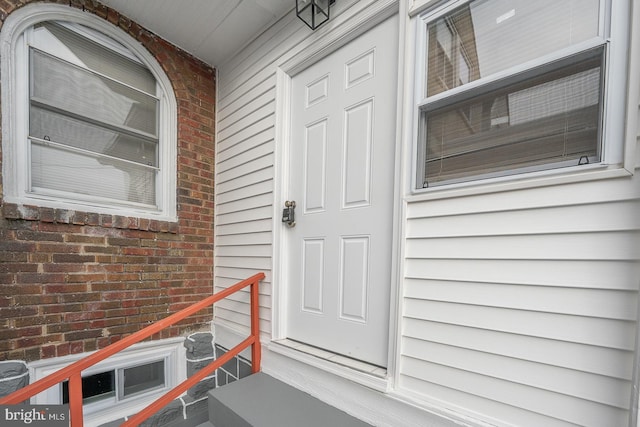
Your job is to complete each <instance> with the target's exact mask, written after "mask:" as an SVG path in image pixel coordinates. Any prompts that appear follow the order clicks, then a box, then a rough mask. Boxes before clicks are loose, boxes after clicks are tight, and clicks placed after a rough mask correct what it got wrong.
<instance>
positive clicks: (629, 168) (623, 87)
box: [408, 0, 635, 199]
mask: <svg viewBox="0 0 640 427" xmlns="http://www.w3.org/2000/svg"><path fill="white" fill-rule="evenodd" d="M471 1H473V0H451V1H445V2H442V1H435V0H427V1H425V0H422V1H417V2H416V3H414V5H413V7H410V9H409V11H408V13H409V15H410V18H411V19H410V25H409V30H410V31H411V32H412V33H413V34H414V37H413V42H414V43H413V45H414V55H413V56H412V58H413V61H412V64H413V65H411V64H409V65H408V66H409V67H410V68H409V69H410V70H411V72H412V74H413V76H414V78H413V79H412V81H410V83H409V86H408V87H409V90H410V93H411V98H412V99H413V103H412V104H413V107H412V109H413V111H412V113H411V122H410V123H412V124H411V130H410V133H409V134H408V135H411V141H410V144H411V150H410V152H411V164H410V168H409V170H410V172H409V173H410V177H408V178H409V180H408V183H410V189H409V191H410V193H411V194H414V195H416V196H419V197H420V198H421V199H424V198H425V197H426V198H441V197H448V194H449V193H450V191H452V190H453V191H455V195H456V196H459V195H462V194H467V193H468V194H475V193H478V192H479V191H480V192H486V191H489V192H491V191H504V190H506V189H508V188H512V189H517V188H528V187H534V186H540V185H556V184H560V183H563V182H579V181H586V180H595V179H603V178H609V177H611V178H615V177H621V176H629V175H632V174H633V173H634V169H635V167H634V164H633V163H634V161H635V159H634V157H635V150H634V149H635V138H631V137H630V135H628V132H626V131H625V128H626V126H625V123H626V121H628V120H629V117H631V116H632V113H633V112H631V113H630V112H629V108H630V107H629V104H628V102H627V101H628V94H627V82H628V74H627V71H628V70H627V65H628V62H627V56H628V54H627V51H628V46H629V38H630V37H629V32H630V18H629V17H630V10H631V6H630V3H631V2H630V1H611V0H601V2H600V18H599V29H598V34H599V36H598V37H596V38H592V39H590V40H587V41H585V42H583V43H580V44H578V45H575V46H571V47H569V48H566V49H562V50H559V51H557V52H554V53H552V54H550V55H547V56H545V57H543V58H539V59H536V60H534V61H529V62H527V63H524V64H520V65H518V66H516V67H512V68H510V69H508V70H505V71H502V72H498V73H496V74H494V75H492V76H488V77H486V78H482V79H479V80H476V81H473V82H470V83H468V84H467V85H464V86H459V87H457V88H453V89H450V90H449V91H447V92H444V93H440V94H437V95H433V96H431V97H429V99H428V102H434V101H438V100H439V99H444V98H447V97H449V96H455V95H456V94H460V93H462V92H465V91H467V90H470V89H473V88H477V87H480V86H484V85H487V84H491V83H492V82H498V81H500V80H502V79H505V78H506V77H509V76H511V75H513V74H515V73H517V72H520V71H522V70H525V69H533V68H536V67H544V65H545V64H548V63H549V62H551V61H554V60H557V59H562V58H566V57H568V56H570V55H572V54H575V53H578V52H584V51H586V50H588V49H590V48H595V47H596V46H602V45H605V55H606V56H605V59H604V64H603V69H604V70H603V72H604V80H605V82H604V85H603V86H604V87H603V89H604V92H605V93H604V100H603V114H602V117H601V118H602V129H601V136H600V138H601V141H602V155H601V160H600V162H599V163H591V164H588V165H580V166H572V167H562V168H555V169H541V170H532V171H522V172H521V173H516V174H512V173H509V172H507V173H505V174H502V175H499V176H495V177H489V178H475V177H470V179H468V180H465V181H464V182H459V183H445V184H441V185H438V186H434V187H430V188H424V187H423V183H422V182H421V179H420V177H421V176H422V175H421V174H422V172H423V170H422V166H421V162H422V161H423V154H422V151H423V149H424V148H425V147H424V143H423V142H422V141H420V136H421V131H420V126H421V123H422V121H421V108H420V107H421V106H422V105H424V103H425V102H426V101H425V99H426V97H425V95H424V94H425V93H426V77H427V76H426V71H425V70H426V63H427V62H426V61H427V60H428V57H427V55H428V50H427V45H428V36H427V25H428V24H429V23H431V22H433V21H435V20H436V19H438V18H440V17H442V16H443V15H446V14H448V13H450V12H452V11H453V10H455V9H457V8H458V7H460V6H462V5H464V4H467V3H469V2H471ZM610 22H616V25H610V24H609V23H610ZM632 139H633V141H632ZM498 184H499V185H500V187H499V189H498V187H496V185H498Z"/></svg>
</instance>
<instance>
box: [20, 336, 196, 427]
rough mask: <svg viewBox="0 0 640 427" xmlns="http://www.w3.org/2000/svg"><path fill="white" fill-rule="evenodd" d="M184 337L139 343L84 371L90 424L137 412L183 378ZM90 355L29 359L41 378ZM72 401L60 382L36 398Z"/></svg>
mask: <svg viewBox="0 0 640 427" xmlns="http://www.w3.org/2000/svg"><path fill="white" fill-rule="evenodd" d="M183 343H184V338H182V337H179V338H171V339H167V340H162V341H149V342H143V343H140V344H136V345H134V346H132V347H131V348H128V349H126V350H123V351H122V352H120V353H117V354H115V355H113V356H111V357H109V358H107V359H105V360H104V361H102V362H100V363H98V364H97V365H95V366H92V367H90V368H88V369H86V370H84V371H83V372H82V392H83V412H84V416H85V425H90V426H97V425H102V424H105V423H108V422H110V421H113V420H116V419H118V418H122V417H124V416H126V415H130V414H134V413H137V412H139V411H141V410H142V409H144V408H145V407H147V406H148V405H149V404H151V403H152V402H154V401H155V400H156V399H158V398H159V397H160V396H162V395H163V394H165V393H167V392H168V391H169V390H171V389H172V388H174V387H175V386H176V385H178V384H180V383H181V382H182V381H184V380H185V379H186V378H187V376H186V365H187V361H186V354H185V351H184V345H183ZM86 356H88V354H87V353H85V354H77V355H72V356H65V357H61V358H54V359H43V360H39V361H36V362H31V363H30V364H29V369H30V375H31V378H32V381H37V380H39V379H41V378H44V377H46V376H47V375H49V374H51V373H53V372H56V371H57V370H59V369H61V368H64V367H65V366H68V365H69V364H71V363H73V362H76V361H78V360H80V359H81V358H83V357H86ZM68 402H69V384H68V382H66V381H65V382H64V383H60V384H58V385H57V386H54V387H51V388H49V389H47V390H46V391H44V392H42V393H39V394H37V395H36V396H34V397H33V398H32V400H31V403H33V404H38V405H51V404H61V403H68Z"/></svg>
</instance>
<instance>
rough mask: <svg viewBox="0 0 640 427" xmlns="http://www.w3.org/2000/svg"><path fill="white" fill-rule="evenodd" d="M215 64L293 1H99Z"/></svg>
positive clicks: (291, 6)
mask: <svg viewBox="0 0 640 427" xmlns="http://www.w3.org/2000/svg"><path fill="white" fill-rule="evenodd" d="M100 1H101V2H102V3H104V4H105V5H107V6H109V7H111V8H113V9H115V10H117V11H118V12H120V13H121V14H123V15H125V16H127V17H128V18H130V19H133V20H134V21H136V22H137V23H138V24H140V25H142V26H144V27H146V28H147V29H149V30H151V31H153V32H154V33H156V34H157V35H159V36H161V37H162V38H164V39H165V40H168V41H170V42H171V43H173V44H175V45H176V46H178V47H180V48H182V49H184V50H186V51H187V52H189V53H191V54H192V55H194V56H196V57H198V58H200V59H201V60H203V61H204V62H206V63H208V64H210V65H213V66H219V65H221V64H222V63H224V61H226V60H227V59H229V58H230V57H231V56H233V54H234V53H236V52H238V51H239V50H240V49H242V47H243V46H245V45H246V44H247V43H248V42H250V41H251V40H252V39H253V38H254V37H256V36H257V35H258V34H260V33H261V32H262V31H263V30H265V29H266V28H267V27H268V26H269V25H271V24H272V23H274V22H275V21H276V20H278V19H279V18H281V17H282V16H284V15H285V14H286V13H287V12H289V11H290V10H291V9H293V7H294V6H295V2H294V0H187V1H185V0H182V1H176V0H135V1H131V0H100Z"/></svg>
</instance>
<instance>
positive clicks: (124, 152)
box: [29, 106, 158, 166]
mask: <svg viewBox="0 0 640 427" xmlns="http://www.w3.org/2000/svg"><path fill="white" fill-rule="evenodd" d="M29 127H30V129H29V136H31V137H34V138H39V139H45V140H48V141H53V142H57V143H60V144H64V145H68V146H70V147H75V148H80V149H83V150H88V151H92V152H94V153H97V154H105V155H108V156H113V157H118V158H121V159H126V160H131V161H133V162H138V163H140V164H143V165H148V166H157V165H158V160H157V158H158V156H157V153H156V151H157V147H158V144H157V143H156V142H153V141H149V140H146V139H142V138H137V137H135V136H131V135H126V134H123V133H122V132H116V131H114V130H109V129H105V128H103V127H99V126H95V125H92V124H89V123H86V122H83V121H80V120H76V119H73V118H71V117H67V116H64V115H62V114H57V113H53V112H50V111H47V110H44V109H42V108H37V107H33V106H32V107H31V111H30V116H29Z"/></svg>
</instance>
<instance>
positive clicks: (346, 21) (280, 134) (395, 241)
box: [271, 0, 404, 387]
mask: <svg viewBox="0 0 640 427" xmlns="http://www.w3.org/2000/svg"><path fill="white" fill-rule="evenodd" d="M345 3H346V2H345ZM367 3H368V4H367V5H363V7H362V8H359V9H358V11H355V13H354V12H352V10H353V9H355V8H354V7H352V6H353V5H352V4H347V5H346V6H345V5H344V3H336V6H338V7H336V9H338V10H337V11H336V12H337V13H334V14H335V15H338V16H336V17H335V18H332V21H330V22H329V24H328V25H326V26H325V27H324V28H321V29H320V30H318V31H316V32H314V33H311V35H310V36H309V37H307V38H306V39H305V40H304V41H303V42H302V43H301V44H300V45H299V46H300V50H299V51H298V52H297V53H296V54H295V55H293V56H292V57H291V58H288V59H286V60H284V61H283V62H282V63H281V64H278V65H277V66H276V123H275V147H274V151H275V159H274V161H275V165H274V166H275V173H274V192H273V203H274V205H273V226H272V227H273V229H272V230H273V270H272V284H273V289H272V302H271V303H272V306H271V308H272V310H271V312H272V319H271V320H272V330H271V341H278V340H283V339H285V338H287V330H286V328H287V310H286V304H287V289H288V287H289V283H288V282H287V279H288V276H287V273H286V272H287V270H288V264H287V252H288V249H289V248H288V247H287V236H286V230H284V228H285V226H284V225H283V224H282V223H281V215H282V208H283V207H284V202H285V200H287V197H288V190H289V188H288V182H289V170H288V165H289V156H288V153H289V149H288V148H289V146H290V144H291V142H292V141H291V135H290V129H291V114H290V112H291V87H292V79H293V77H294V76H295V75H296V74H298V73H299V72H301V71H302V70H304V69H306V68H307V67H309V66H311V65H313V64H314V63H316V62H317V61H319V60H321V59H323V58H324V57H326V56H327V55H329V54H331V53H333V52H334V51H336V50H337V49H339V48H340V47H342V46H344V45H346V44H347V43H349V42H350V41H352V40H354V39H355V38H357V37H358V36H360V35H362V34H364V33H365V32H366V31H368V30H369V29H371V28H373V27H375V26H376V25H378V24H379V23H381V22H383V21H385V20H386V19H388V18H390V17H392V16H393V15H395V14H397V13H398V9H399V1H398V0H377V1H376V0H371V1H370V2H367ZM340 6H342V7H343V12H344V13H340V12H341V10H340ZM349 7H351V8H349ZM401 21H402V20H401ZM399 28H400V29H401V28H402V22H400V27H399ZM399 33H400V34H398V38H399V40H398V43H399V46H400V45H401V43H402V34H401V31H399ZM402 57H403V52H402V51H400V50H399V52H398V73H399V74H398V77H399V78H398V85H397V88H396V89H397V92H396V105H397V108H396V117H395V122H396V130H395V135H396V138H395V140H396V141H395V142H396V144H395V160H394V165H393V166H392V167H393V177H394V182H393V189H394V191H393V206H394V208H393V213H392V248H391V276H390V280H391V283H390V298H389V322H388V327H389V341H388V344H387V353H388V359H387V360H388V362H387V374H386V378H385V380H386V381H388V380H390V379H391V378H393V374H394V372H395V366H396V355H397V337H398V336H399V335H398V334H399V331H398V328H397V325H398V304H399V302H400V295H399V283H400V275H399V265H401V263H400V260H401V258H400V249H399V248H400V244H399V243H400V239H401V229H402V227H401V223H400V218H402V215H403V211H404V208H403V206H404V205H403V202H402V197H401V183H402V181H403V180H402V178H403V176H402V174H401V168H400V165H401V164H402V162H401V155H402V144H401V135H402V127H401V120H400V117H401V115H400V107H401V105H402V103H401V99H402V98H401V95H402V93H403V89H402V78H401V76H402V73H403V67H402ZM274 349H275V348H274ZM286 353H287V354H291V352H286ZM303 359H304V360H305V361H307V362H309V358H303ZM322 366H325V367H326V365H324V364H319V365H318V367H322ZM387 387H388V385H387Z"/></svg>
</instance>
